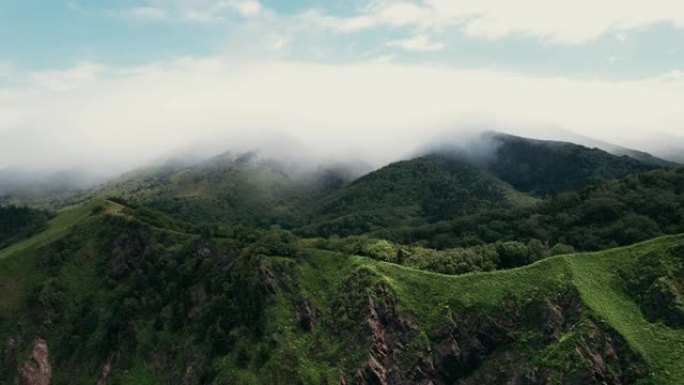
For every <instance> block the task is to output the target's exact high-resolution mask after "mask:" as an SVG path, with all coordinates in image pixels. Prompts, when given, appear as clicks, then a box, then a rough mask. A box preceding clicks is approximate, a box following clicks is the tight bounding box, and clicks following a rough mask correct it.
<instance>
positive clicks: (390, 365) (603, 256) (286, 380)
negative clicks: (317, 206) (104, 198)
mask: <svg viewBox="0 0 684 385" xmlns="http://www.w3.org/2000/svg"><path fill="white" fill-rule="evenodd" d="M78 210H80V213H79V215H73V214H68V215H69V217H70V218H72V219H73V223H71V225H70V227H69V228H70V231H69V232H68V233H67V234H65V235H64V236H63V237H62V238H60V239H56V240H54V241H53V242H51V243H48V244H45V245H42V246H40V247H37V248H34V247H31V243H30V242H29V243H25V244H24V247H23V248H19V249H16V250H15V252H13V253H12V254H10V255H5V256H3V258H2V260H0V267H1V269H0V272H1V274H0V283H1V284H2V288H3V293H5V294H4V295H3V296H2V299H1V301H0V336H1V337H2V340H3V341H5V352H6V354H5V356H4V360H3V361H2V366H1V368H2V369H1V370H0V373H1V375H0V378H3V379H5V380H4V381H5V382H4V383H8V384H9V383H13V381H14V380H13V379H14V378H16V377H15V376H19V377H22V376H25V375H26V370H28V369H26V365H24V363H25V362H28V363H29V364H30V362H31V361H30V359H29V358H28V357H29V352H31V351H32V350H33V352H34V353H35V352H36V351H38V352H43V351H44V350H43V348H45V347H47V348H45V349H46V350H45V351H46V352H47V351H49V353H47V354H48V357H47V361H48V362H49V364H50V369H51V373H52V378H51V379H52V383H54V384H88V383H93V382H98V381H106V382H107V383H111V384H139V383H170V382H174V381H176V380H178V379H179V378H181V379H183V381H186V382H187V383H214V384H267V383H279V384H297V383H301V384H320V383H339V382H342V383H356V384H375V383H386V384H415V383H428V382H433V383H435V384H449V383H454V382H459V383H466V384H471V383H472V384H479V383H499V382H504V383H506V382H510V381H524V382H525V383H532V384H541V383H574V384H591V383H595V384H600V383H604V382H608V383H616V384H634V383H640V384H643V383H653V384H668V383H675V382H672V381H676V379H677V378H680V377H679V376H681V375H682V374H684V367H682V362H681V360H680V359H679V358H681V355H682V354H684V332H682V330H683V329H681V327H682V319H684V318H683V317H684V316H683V314H684V306H683V304H682V302H681V298H682V294H683V289H684V285H682V282H680V280H679V278H678V277H681V275H682V274H683V273H684V263H683V262H682V261H684V260H683V259H682V258H683V257H684V254H683V252H684V241H683V239H682V237H681V236H677V237H669V238H661V239H658V240H654V241H650V242H647V243H644V244H640V245H636V246H633V247H630V248H626V249H616V250H611V251H606V252H602V253H598V254H577V255H567V256H560V257H555V258H550V259H546V260H544V261H542V262H539V263H536V264H533V265H531V266H528V267H525V268H522V269H515V270H510V271H501V272H495V273H488V274H475V275H466V276H462V277H447V276H442V275H435V274H431V273H426V272H421V271H419V270H414V269H410V268H404V267H400V266H397V265H395V264H392V263H387V262H379V261H375V260H373V259H368V258H364V257H358V256H351V255H348V254H346V253H344V252H337V251H322V250H319V249H317V248H316V247H315V245H314V244H312V243H311V242H308V241H301V240H298V239H297V238H295V237H294V236H292V235H291V234H289V233H287V232H283V231H279V230H272V231H267V232H264V231H260V230H249V229H246V228H242V227H235V228H230V227H222V228H216V229H214V231H213V234H209V233H207V231H206V229H203V228H202V227H201V226H200V227H194V226H186V227H179V226H181V225H180V224H179V223H176V222H174V221H172V220H169V219H165V218H164V216H163V215H162V214H159V213H154V212H152V211H145V210H143V211H141V210H140V209H136V208H129V207H126V206H121V205H119V204H117V203H113V202H99V203H93V204H91V205H89V206H84V207H82V208H79V209H78ZM62 215H67V213H65V214H62ZM83 215H86V217H84V216H83ZM77 218H85V219H77ZM63 225H64V224H63ZM36 349H38V350H36ZM29 364H27V365H29ZM30 365H33V364H30ZM22 378H23V377H22Z"/></svg>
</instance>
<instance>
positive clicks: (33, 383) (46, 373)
mask: <svg viewBox="0 0 684 385" xmlns="http://www.w3.org/2000/svg"><path fill="white" fill-rule="evenodd" d="M51 377H52V368H51V367H50V361H49V356H48V344H47V341H45V340H44V339H42V338H36V339H35V340H34V341H33V349H32V350H31V355H30V357H29V358H28V360H26V362H25V363H24V366H22V368H21V370H19V384H20V385H50V378H51Z"/></svg>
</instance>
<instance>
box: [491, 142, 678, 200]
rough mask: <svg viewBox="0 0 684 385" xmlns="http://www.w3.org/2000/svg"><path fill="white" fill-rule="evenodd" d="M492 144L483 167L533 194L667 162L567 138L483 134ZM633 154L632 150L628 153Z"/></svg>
mask: <svg viewBox="0 0 684 385" xmlns="http://www.w3.org/2000/svg"><path fill="white" fill-rule="evenodd" d="M485 140H490V141H491V142H492V146H493V147H494V148H496V150H495V154H494V156H491V157H489V158H488V160H489V161H488V162H487V163H486V164H485V165H484V168H485V169H486V170H488V171H489V172H491V173H492V174H494V175H496V176H497V177H498V178H501V180H503V181H505V182H507V183H509V184H511V185H512V186H513V187H515V188H516V189H518V190H520V191H524V192H527V193H531V194H533V195H537V196H543V195H547V194H555V193H559V192H564V191H575V190H580V189H583V188H586V187H589V186H592V185H596V184H600V183H602V182H605V181H608V180H611V179H617V178H622V177H624V176H627V175H629V174H633V173H639V172H644V171H649V170H654V169H657V168H662V167H664V166H665V165H668V163H667V162H654V161H653V159H652V158H653V157H649V155H648V154H645V153H640V154H639V156H638V158H639V159H637V158H635V157H630V156H627V155H622V156H617V155H613V154H610V153H608V152H606V151H603V150H600V149H597V148H588V147H585V146H582V145H578V144H574V143H569V142H556V141H544V140H534V139H527V138H521V137H517V136H512V135H506V134H501V133H489V134H485ZM630 154H633V153H630Z"/></svg>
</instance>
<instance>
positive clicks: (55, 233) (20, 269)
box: [0, 203, 98, 312]
mask: <svg viewBox="0 0 684 385" xmlns="http://www.w3.org/2000/svg"><path fill="white" fill-rule="evenodd" d="M97 204H98V203H91V204H86V205H80V206H76V207H74V208H71V209H68V210H64V211H62V212H61V213H60V214H59V215H57V216H56V217H54V218H53V219H52V220H51V221H50V223H49V226H48V228H47V229H45V230H44V231H43V232H41V233H39V234H36V235H34V236H32V237H30V238H27V239H24V240H22V241H19V242H17V243H14V244H12V245H10V246H8V247H6V248H4V249H0V293H2V294H0V312H2V311H5V310H8V309H12V308H14V306H16V305H17V302H18V301H21V299H22V298H23V297H24V295H23V293H24V288H26V287H33V286H34V284H35V283H36V282H37V281H38V280H40V278H41V274H40V272H39V271H38V270H37V269H36V268H35V264H36V254H37V251H38V249H39V248H40V247H41V246H44V245H47V244H49V243H50V242H54V241H56V240H58V239H59V238H61V237H63V236H65V235H66V234H67V233H68V231H69V229H70V228H71V227H72V226H74V225H76V224H78V223H79V222H81V221H83V220H84V219H85V218H87V217H88V216H89V215H90V214H91V212H92V210H93V208H94V207H96V205H97Z"/></svg>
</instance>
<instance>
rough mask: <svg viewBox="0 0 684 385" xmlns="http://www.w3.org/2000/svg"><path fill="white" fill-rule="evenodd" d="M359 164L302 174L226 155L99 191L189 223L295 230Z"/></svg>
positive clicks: (137, 176) (143, 175)
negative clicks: (305, 212) (305, 209)
mask: <svg viewBox="0 0 684 385" xmlns="http://www.w3.org/2000/svg"><path fill="white" fill-rule="evenodd" d="M359 169H363V166H360V165H336V164H332V165H329V166H327V167H320V168H313V169H302V168H301V167H300V166H298V165H288V164H286V163H281V162H277V161H274V160H269V159H264V158H261V157H259V156H258V155H257V154H256V153H245V154H240V155H233V154H229V153H226V154H222V155H219V156H216V157H213V158H211V159H209V160H206V161H203V162H201V163H199V164H196V165H193V166H190V167H183V168H169V167H164V168H153V169H148V170H142V171H139V172H137V173H135V174H132V175H129V176H127V177H123V178H121V179H120V180H118V181H115V182H113V183H110V184H108V185H106V186H104V187H102V188H100V189H99V190H97V191H95V195H96V196H98V197H101V198H106V197H114V196H116V197H122V198H124V199H126V200H127V201H130V202H131V203H138V204H144V205H145V206H148V207H150V208H154V209H158V210H161V211H163V212H165V213H167V214H170V215H172V216H174V217H175V218H178V219H182V220H187V221H191V222H196V223H198V222H205V223H211V222H223V223H232V224H247V225H259V226H266V227H267V226H270V225H273V224H279V225H283V226H286V227H292V226H294V225H295V224H297V222H296V221H297V220H298V212H299V209H300V208H301V207H302V206H304V205H306V204H307V203H308V202H310V201H311V200H313V199H315V198H317V197H318V196H321V195H323V194H325V193H327V192H329V191H332V190H335V189H337V188H340V187H341V186H343V185H345V184H347V183H349V181H350V180H352V179H353V178H354V177H356V176H357V175H358V174H359V171H357V170H359Z"/></svg>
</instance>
